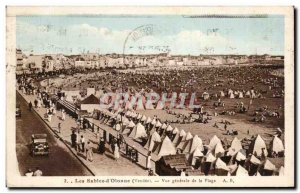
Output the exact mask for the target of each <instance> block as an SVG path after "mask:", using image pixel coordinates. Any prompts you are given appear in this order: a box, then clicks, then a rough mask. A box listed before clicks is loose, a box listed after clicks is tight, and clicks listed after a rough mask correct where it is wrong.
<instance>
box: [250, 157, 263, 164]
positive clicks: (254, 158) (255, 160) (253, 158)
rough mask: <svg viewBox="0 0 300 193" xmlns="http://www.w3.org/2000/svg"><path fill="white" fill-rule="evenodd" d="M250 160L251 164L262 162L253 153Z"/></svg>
mask: <svg viewBox="0 0 300 193" xmlns="http://www.w3.org/2000/svg"><path fill="white" fill-rule="evenodd" d="M249 161H250V163H251V164H254V165H260V163H261V161H260V160H259V159H258V158H257V157H255V156H254V155H251V157H250V160H249Z"/></svg>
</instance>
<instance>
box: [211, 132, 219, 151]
mask: <svg viewBox="0 0 300 193" xmlns="http://www.w3.org/2000/svg"><path fill="white" fill-rule="evenodd" d="M217 143H221V140H220V139H219V138H218V137H217V136H216V135H214V136H213V137H212V138H211V139H210V141H209V145H208V147H209V149H210V150H213V149H214V148H215V146H216V145H217Z"/></svg>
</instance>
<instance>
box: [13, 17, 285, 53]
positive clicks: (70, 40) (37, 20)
mask: <svg viewBox="0 0 300 193" xmlns="http://www.w3.org/2000/svg"><path fill="white" fill-rule="evenodd" d="M16 25H17V26H16V27H17V31H16V32H17V34H16V38H17V40H16V42H17V48H20V49H22V51H23V52H24V53H25V54H30V53H32V54H58V53H62V54H67V55H71V54H82V53H88V52H89V53H100V54H111V53H118V54H157V53H170V54H171V55H200V54H246V55H250V54H271V55H283V54H284V17H283V16H280V15H263V16H259V17H257V16H253V15H250V16H249V15H240V16H233V17H225V18H224V17H223V18H221V17H212V16H209V17H207V16H186V15H140V16H133V15H85V16H79V15H68V16H18V17H17V24H16Z"/></svg>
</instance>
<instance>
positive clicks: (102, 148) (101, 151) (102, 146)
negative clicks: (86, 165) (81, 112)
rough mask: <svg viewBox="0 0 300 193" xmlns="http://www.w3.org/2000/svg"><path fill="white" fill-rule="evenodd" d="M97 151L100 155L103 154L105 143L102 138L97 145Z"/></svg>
mask: <svg viewBox="0 0 300 193" xmlns="http://www.w3.org/2000/svg"><path fill="white" fill-rule="evenodd" d="M98 150H99V153H100V154H104V153H105V141H104V138H103V137H101V138H100V143H99V147H98Z"/></svg>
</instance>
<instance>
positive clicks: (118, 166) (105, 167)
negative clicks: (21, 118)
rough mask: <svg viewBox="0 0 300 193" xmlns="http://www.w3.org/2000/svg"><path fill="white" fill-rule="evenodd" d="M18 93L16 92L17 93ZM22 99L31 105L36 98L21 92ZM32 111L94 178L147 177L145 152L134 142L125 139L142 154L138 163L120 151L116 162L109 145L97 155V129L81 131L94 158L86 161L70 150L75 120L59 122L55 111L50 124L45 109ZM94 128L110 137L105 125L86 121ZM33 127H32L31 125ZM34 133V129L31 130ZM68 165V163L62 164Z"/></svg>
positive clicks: (68, 118) (80, 154) (94, 121)
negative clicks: (101, 130)
mask: <svg viewBox="0 0 300 193" xmlns="http://www.w3.org/2000/svg"><path fill="white" fill-rule="evenodd" d="M17 92H18V91H17ZM19 93H20V94H21V95H22V96H23V98H24V99H25V100H26V101H27V102H28V103H29V102H30V101H31V102H32V103H33V101H34V100H35V98H36V96H35V95H24V94H23V93H22V92H19ZM33 109H34V111H35V112H36V113H37V114H38V115H39V116H40V117H41V118H42V119H43V120H44V122H45V123H46V124H47V125H48V126H49V127H50V128H51V130H52V131H54V132H55V135H56V136H57V137H58V138H59V139H60V140H62V141H63V142H64V143H65V144H66V145H67V146H68V148H69V149H70V150H71V151H72V152H73V154H74V155H75V156H76V157H77V158H78V159H79V160H80V161H81V162H82V163H83V164H84V165H85V166H86V167H87V168H88V169H89V170H90V171H91V172H92V173H93V174H94V175H95V176H146V175H148V171H147V170H146V169H145V168H144V167H145V164H146V157H145V156H143V155H144V154H145V155H146V150H144V149H143V150H144V151H142V150H141V148H142V147H140V146H138V145H136V144H135V143H134V142H130V140H129V139H128V138H127V137H125V140H126V143H129V146H134V147H136V148H138V149H140V150H138V151H141V152H142V153H139V161H138V162H137V163H134V162H132V161H131V160H130V159H128V158H127V157H126V156H125V152H124V151H122V149H121V151H120V154H121V156H120V158H119V159H118V161H116V160H115V159H114V155H113V153H112V150H111V148H110V146H109V144H106V151H105V154H104V155H101V154H98V153H97V148H98V144H99V140H100V139H99V135H96V131H97V129H95V132H92V130H91V129H86V130H85V131H84V130H82V131H81V132H80V134H79V136H81V135H83V136H84V138H85V139H86V142H87V141H90V142H91V145H92V148H93V152H94V156H93V161H92V162H91V161H88V160H86V155H85V153H82V152H77V151H76V150H75V149H74V148H71V133H72V128H76V127H77V124H76V120H75V119H74V118H72V117H70V116H69V115H68V114H66V119H65V120H64V121H62V120H61V118H60V116H61V113H60V112H59V111H57V113H56V114H55V115H54V116H52V120H51V122H49V121H48V119H46V118H45V114H46V108H44V107H41V108H33ZM88 120H89V121H90V122H91V123H92V124H94V126H98V127H100V128H101V129H105V130H107V131H109V132H110V133H111V134H112V135H114V133H113V132H112V131H113V129H112V128H110V127H108V126H107V125H103V124H101V123H100V122H99V121H97V120H93V119H88ZM59 123H61V131H60V133H59V131H58V124H59ZM33 127H34V125H33ZM33 133H34V128H33ZM50 152H51V147H50ZM50 156H56V155H54V154H50ZM62 164H68V163H62ZM154 166H155V165H154V163H152V167H153V168H152V169H154Z"/></svg>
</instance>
